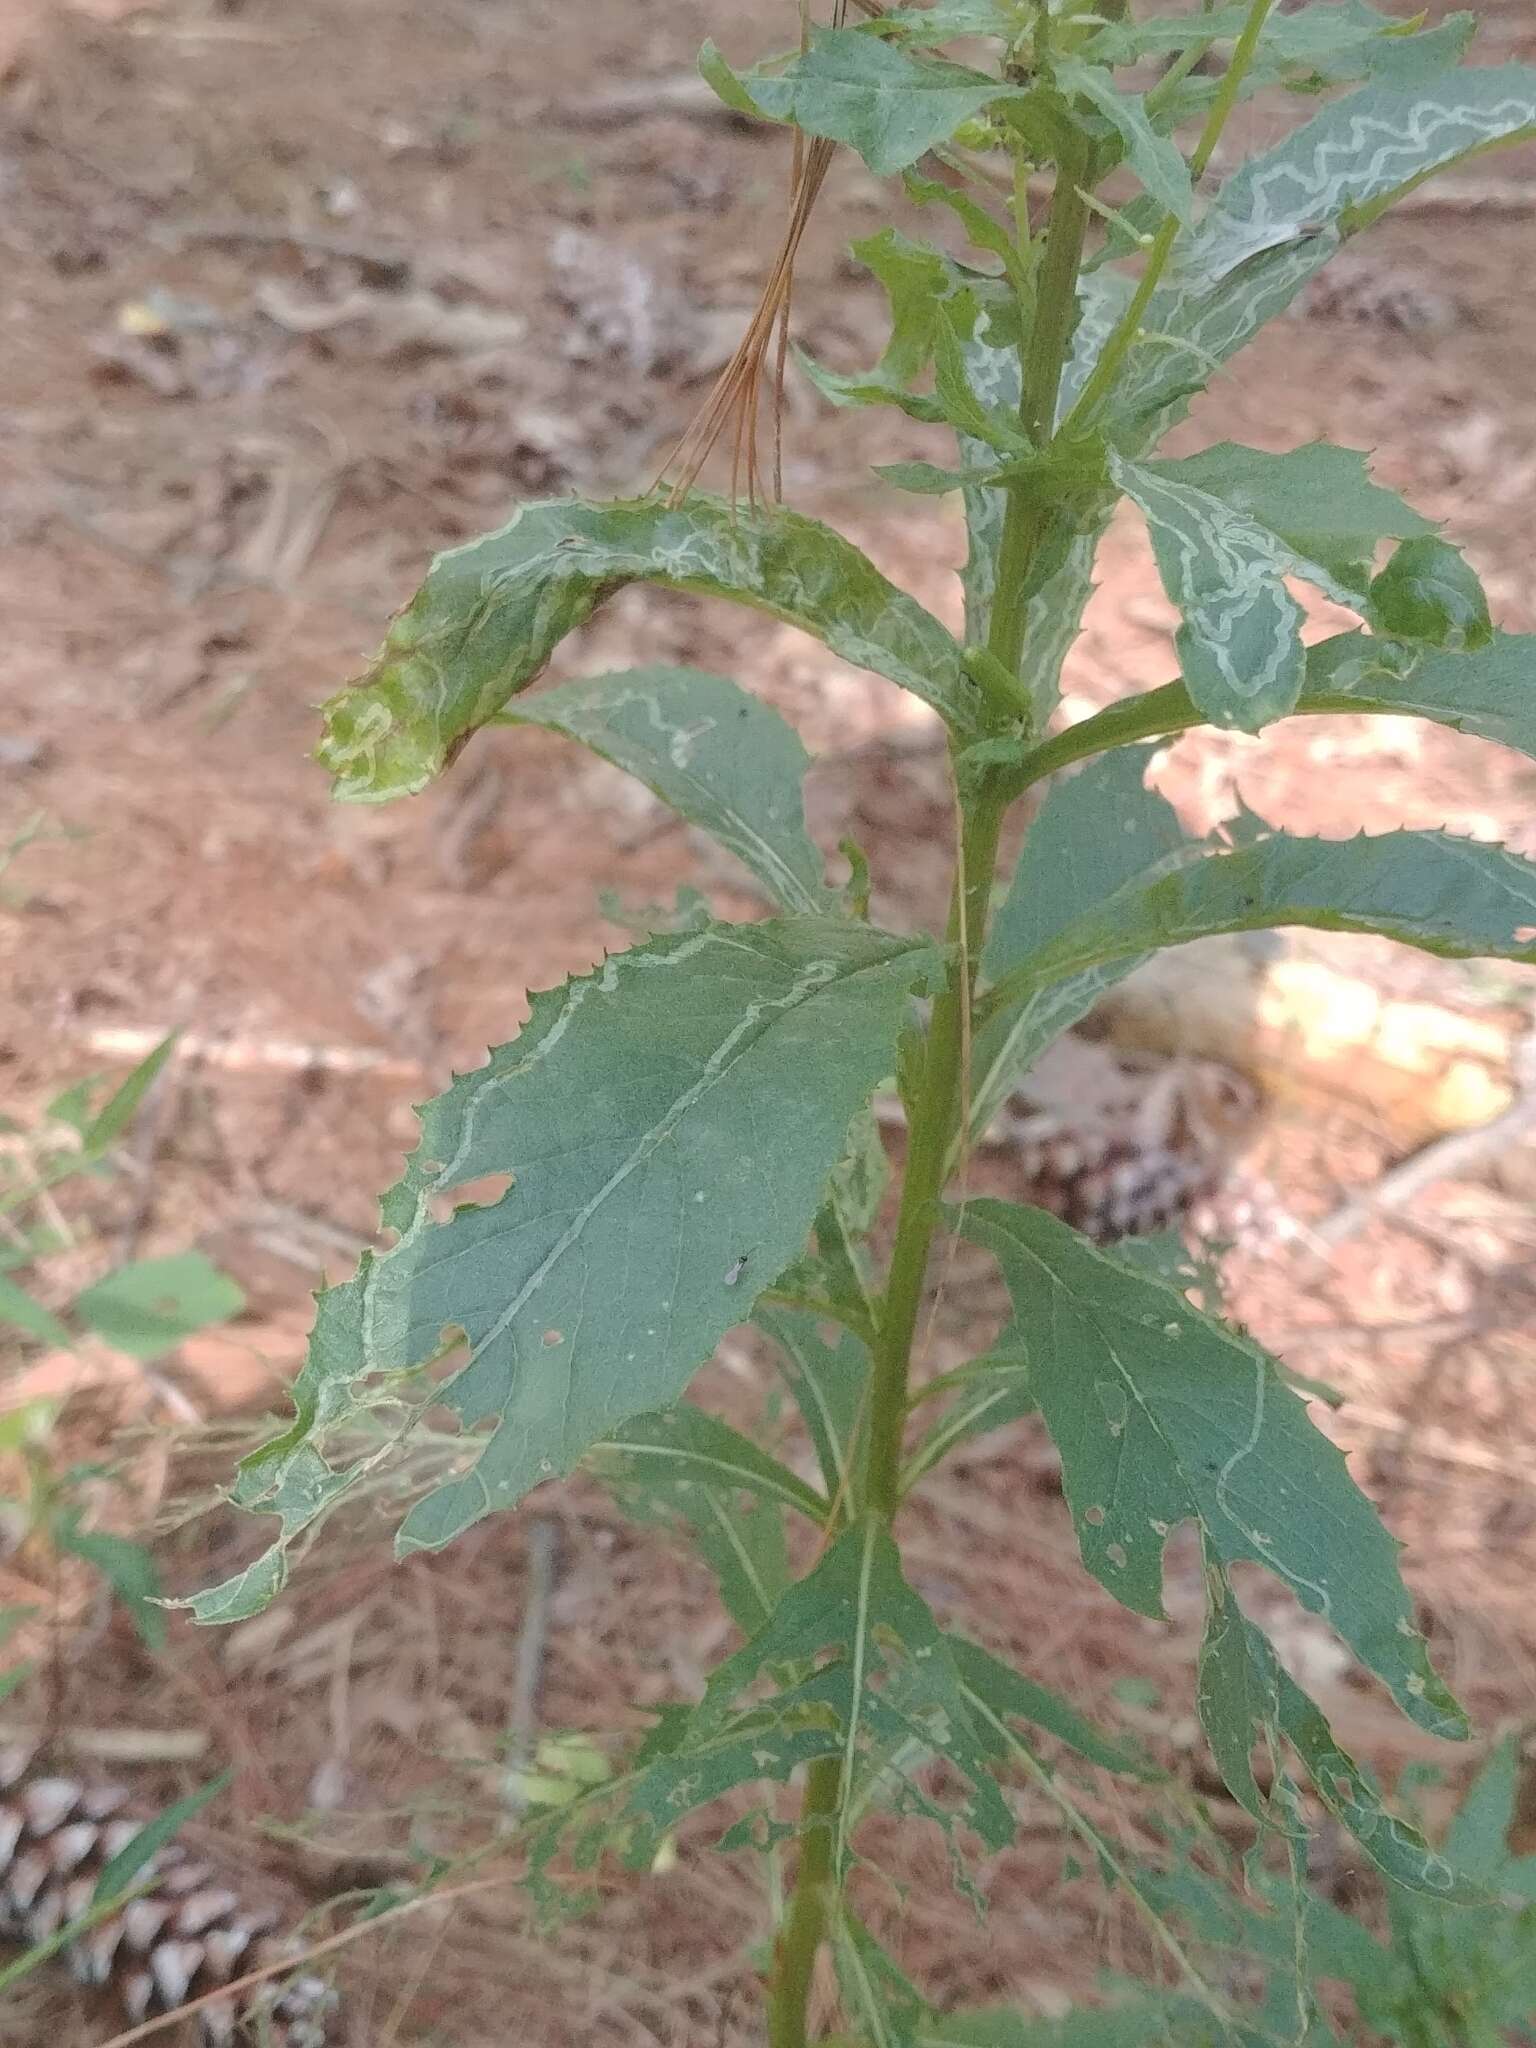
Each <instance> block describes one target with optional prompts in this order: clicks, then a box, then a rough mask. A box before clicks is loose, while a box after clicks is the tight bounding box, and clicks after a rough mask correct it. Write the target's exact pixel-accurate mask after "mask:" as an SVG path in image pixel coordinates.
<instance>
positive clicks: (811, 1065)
mask: <svg viewBox="0 0 1536 2048" xmlns="http://www.w3.org/2000/svg"><path fill="white" fill-rule="evenodd" d="M937 965H938V958H937V955H936V953H935V950H934V949H933V948H932V947H931V946H923V945H916V944H913V943H912V942H910V941H908V940H902V939H895V938H891V937H889V936H888V935H886V934H884V933H880V932H875V931H871V930H869V929H868V928H867V927H865V926H862V925H857V924H853V923H850V922H844V921H833V920H827V919H817V918H804V919H785V920H782V921H779V922H777V923H767V924H757V925H714V926H711V927H709V928H708V929H706V930H704V931H700V932H690V933H686V934H681V935H674V936H668V937H664V938H658V939H655V940H652V941H651V942H650V943H649V944H647V945H644V946H640V947H637V948H635V949H634V950H633V951H632V952H629V953H624V954H621V955H619V956H617V957H616V958H614V959H611V960H609V961H608V962H607V963H606V965H605V966H604V967H603V968H601V969H600V970H599V971H598V972H597V973H596V974H594V975H592V976H590V977H588V978H586V979H584V980H579V981H573V982H568V983H567V984H566V985H565V986H564V987H563V988H559V989H554V990H549V991H546V992H544V993H541V994H539V995H536V996H535V997H534V998H533V1003H532V1015H531V1017H530V1019H529V1022H528V1024H527V1025H526V1026H525V1027H524V1029H523V1031H522V1033H521V1034H520V1036H519V1037H518V1038H517V1039H516V1040H514V1041H513V1042H512V1043H511V1044H510V1045H506V1046H502V1047H500V1048H498V1049H497V1050H495V1051H494V1052H493V1053H492V1054H491V1058H490V1061H489V1063H488V1064H487V1065H486V1066H485V1067H483V1068H481V1069H480V1070H479V1071H478V1072H477V1073H472V1074H467V1075H465V1076H463V1077H462V1078H461V1079H459V1080H457V1081H455V1082H454V1084H453V1086H452V1087H451V1088H449V1090H448V1091H447V1092H446V1093H445V1094H444V1095H441V1096H439V1097H438V1098H437V1099H436V1101H434V1102H431V1103H429V1104H428V1105H427V1106H426V1108H425V1110H424V1111H423V1112H422V1144H421V1147H420V1149H419V1151H418V1152H417V1153H416V1154H415V1155H414V1157H413V1158H412V1159H411V1161H410V1162H409V1163H408V1166H407V1170H406V1175H405V1178H404V1180H403V1181H402V1182H401V1183H400V1184H399V1186H398V1187H396V1188H395V1189H394V1190H393V1192H392V1193H391V1194H389V1195H388V1196H387V1197H386V1198H385V1202H384V1210H383V1214H384V1221H385V1224H386V1226H387V1227H388V1228H390V1229H392V1230H393V1231H395V1232H396V1233H397V1241H396V1242H395V1244H394V1245H393V1246H392V1248H391V1249H390V1250H389V1251H387V1252H383V1253H381V1254H379V1255H378V1256H377V1257H373V1256H371V1255H365V1257H364V1260H363V1263H362V1266H361V1268H360V1270H359V1273H358V1276H357V1278H356V1279H355V1280H351V1281H348V1282H347V1283H345V1285H343V1286H341V1287H336V1288H332V1289H330V1290H329V1291H328V1292H326V1293H325V1294H323V1295H322V1296H321V1297H320V1307H319V1315H318V1317H317V1320H316V1324H315V1331H314V1336H313V1338H312V1340H311V1345H310V1354H309V1358H308V1360H307V1362H306V1364H305V1367H304V1370H303V1372H302V1373H301V1374H300V1377H299V1381H298V1384H297V1387H296V1389H295V1401H296V1405H297V1409H298V1420H297V1421H296V1423H295V1425H294V1426H293V1428H292V1429H291V1430H290V1431H288V1432H287V1434H286V1435H284V1436H282V1437H280V1438H278V1439H277V1440H276V1441H275V1442H274V1443H273V1444H270V1445H268V1446H267V1447H266V1448H265V1449H264V1450H263V1451H260V1452H258V1453H256V1454H255V1456H254V1457H253V1458H252V1459H250V1460H248V1461H247V1463H246V1465H245V1466H244V1467H243V1468H242V1474H241V1479H240V1483H239V1486H238V1488H237V1493H236V1497H237V1499H238V1500H239V1501H240V1502H241V1504H242V1505H244V1506H247V1507H251V1508H255V1509H258V1510H260V1511H263V1512H267V1513H275V1514H278V1515H279V1516H280V1517H281V1518H282V1522H283V1529H282V1533H281V1535H280V1537H279V1539H278V1542H277V1544H276V1545H275V1546H274V1549H273V1550H272V1551H270V1552H268V1553H267V1555H266V1557H265V1558H264V1559H262V1560H258V1562H257V1564H256V1565H254V1566H252V1567H251V1568H250V1572H249V1573H248V1574H245V1575H242V1577H241V1579H240V1580H236V1581H231V1582H230V1583H229V1585H228V1586H226V1587H221V1588H216V1589H214V1590H213V1591H211V1592H208V1593H204V1594H200V1595H199V1596H198V1597H197V1598H196V1600H195V1601H193V1602H192V1603H190V1604H191V1605H192V1606H193V1609H194V1612H195V1613H196V1614H197V1616H198V1618H199V1619H201V1620H211V1619H219V1620H223V1619H233V1618H235V1616H236V1615H237V1614H239V1613H241V1612H245V1611H254V1608H255V1607H257V1606H259V1605H260V1604H261V1603H262V1597H263V1596H264V1595H265V1596H266V1597H270V1594H271V1592H273V1591H275V1590H276V1587H277V1585H278V1584H279V1583H280V1582H281V1577H282V1570H283V1567H282V1563H281V1557H282V1552H283V1549H284V1546H285V1545H286V1544H287V1543H288V1542H289V1541H291V1539H292V1538H293V1536H294V1535H296V1534H297V1532H298V1531H299V1530H300V1529H302V1528H304V1527H305V1526H306V1525H307V1524H308V1523H310V1522H312V1521H313V1520H314V1519H315V1517H316V1516H317V1515H318V1514H321V1513H324V1512H326V1511H327V1510H328V1509H329V1508H331V1507H332V1506H334V1504H335V1502H336V1500H337V1499H338V1498H340V1496H341V1495H342V1494H343V1493H345V1491H346V1490H347V1488H348V1487H349V1486H351V1485H352V1484H354V1483H355V1481H356V1480H357V1478H358V1477H360V1476H362V1473H363V1471H364V1470H365V1469H366V1468H367V1461H366V1460H365V1461H364V1464H363V1465H361V1466H358V1467H353V1468H348V1469H343V1470H335V1469H333V1468H332V1467H331V1466H330V1465H329V1464H328V1462H327V1461H326V1459H325V1457H324V1456H323V1455H322V1454H321V1448H320V1442H319V1440H320V1439H323V1438H324V1437H325V1435H326V1433H327V1432H328V1431H329V1430H331V1429H332V1428H334V1427H336V1426H337V1425H340V1424H344V1423H345V1422H346V1421H347V1420H348V1419H349V1418H351V1417H355V1416H356V1415H357V1414H358V1412H359V1411H360V1410H365V1409H367V1408H368V1407H370V1406H372V1405H384V1406H386V1407H387V1406H389V1405H390V1404H391V1403H392V1401H393V1388H394V1385H395V1384H396V1383H397V1382H398V1380H399V1376H400V1375H402V1374H404V1373H407V1372H410V1371H411V1370H413V1369H414V1368H416V1367H418V1366H420V1365H421V1364H423V1363H424V1362H425V1361H426V1360H428V1359H430V1358H432V1357H433V1356H434V1355H436V1354H437V1353H438V1351H439V1349H440V1346H441V1344H442V1341H443V1335H444V1331H445V1330H446V1329H454V1328H457V1329H462V1330H463V1331H464V1333H465V1336H466V1338H467V1341H468V1345H469V1354H470V1356H469V1363H468V1364H467V1365H466V1366H464V1367H463V1369H462V1370H461V1371H460V1372H459V1373H458V1374H457V1375H456V1376H455V1377H454V1378H452V1379H450V1380H448V1381H446V1382H445V1383H443V1384H441V1385H438V1386H435V1387H433V1388H432V1389H431V1390H430V1394H429V1396H428V1398H429V1399H430V1400H431V1401H432V1402H433V1403H434V1404H441V1405H444V1406H446V1407H448V1408H450V1409H451V1410H453V1411H454V1412H455V1413H456V1414H457V1415H458V1417H459V1419H460V1421H461V1423H462V1424H463V1426H464V1428H465V1429H466V1430H467V1431H470V1430H476V1429H477V1428H478V1427H479V1426H480V1425H482V1424H485V1423H491V1424H493V1425H494V1426H493V1428H492V1431H491V1433H490V1434H489V1435H488V1436H486V1437H484V1438H483V1440H481V1441H480V1444H479V1455H478V1458H477V1460H476V1462H475V1463H474V1464H473V1465H472V1466H471V1467H470V1469H469V1470H468V1471H466V1472H464V1473H462V1474H461V1475H460V1476H457V1477H454V1478H452V1479H450V1480H448V1481H446V1482H445V1483H443V1484H442V1485H440V1486H438V1487H437V1488H436V1490H435V1491H434V1492H432V1493H430V1494H429V1495H427V1496H426V1498H425V1499H423V1500H421V1501H419V1502H418V1503H417V1505H416V1506H415V1507H414V1508H413V1509H412V1510H411V1512H410V1514H409V1515H408V1517H407V1519H406V1522H405V1525H404V1527H403V1528H402V1530H401V1532H400V1537H399V1546H400V1548H401V1550H402V1551H403V1552H408V1551H411V1550H416V1549H422V1548H428V1549H435V1548H438V1547H440V1546H441V1545H442V1544H444V1543H447V1542H449V1541H451V1540H452V1538H453V1537H454V1536H456V1535H458V1534H459V1533H460V1532H461V1531H462V1530H463V1529H466V1528H468V1527H469V1526H470V1524H471V1523H473V1522H475V1521H477V1520H478V1519H479V1518H480V1517H481V1516H482V1515H484V1514H487V1513H489V1512H491V1511H492V1510H493V1509H496V1508H501V1507H510V1506H512V1505H513V1504H514V1503H515V1502H516V1501H517V1500H518V1499H520V1498H521V1496H522V1495H523V1494H524V1493H526V1492H527V1491H528V1489H529V1488H530V1487H532V1486H534V1485H536V1484H537V1483H538V1482H539V1481H540V1480H541V1479H543V1478H546V1477H548V1476H550V1475H551V1474H553V1473H555V1472H566V1471H569V1470H570V1468H571V1467H572V1465H573V1464H574V1463H575V1462H576V1460H577V1459H578V1458H580V1457H581V1456H582V1454H583V1453H584V1452H585V1451H586V1450H587V1449H588V1448H589V1447H590V1446H591V1445H592V1444H594V1443H596V1442H599V1441H600V1440H602V1439H603V1438H604V1437H606V1436H608V1435H609V1434H610V1433H611V1432H612V1431H613V1430H614V1429H616V1428H617V1427H618V1426H619V1425H620V1424H622V1423H624V1422H625V1421H627V1420H628V1419H629V1418H631V1417H632V1416H634V1415H637V1414H641V1413H644V1412H646V1411H648V1410H649V1409H652V1408H655V1407H657V1406H659V1405H662V1404H665V1403H667V1402H669V1401H673V1400H675V1399H676V1398H677V1396H678V1395H679V1394H681V1392H682V1390H683V1388H684V1387H685V1386H686V1384H687V1382H688V1380H689V1379H690V1378H691V1377H692V1375H693V1373H694V1372H695V1371H696V1370H697V1369H698V1367H699V1366H700V1365H702V1364H703V1362H704V1360H705V1359H706V1358H707V1357H708V1356H709V1354H710V1352H711V1351H712V1350H713V1348H714V1346H715V1345H716V1344H717V1343H718V1341H719V1339H720V1338H721V1337H722V1336H723V1335H724V1334H725V1332H726V1331H727V1330H728V1329H730V1328H731V1327H732V1326H733V1325H734V1324H736V1323H740V1322H743V1321H745V1320H746V1318H747V1317H748V1316H749V1315H750V1313H751V1309H752V1302H753V1299H754V1297H755V1296H756V1294H757V1293H759V1292H760V1291H761V1290H762V1288H763V1287H764V1286H766V1285H767V1284H768V1283H769V1282H770V1281H771V1280H772V1278H773V1276H774V1275H775V1274H776V1273H778V1272H780V1271H781V1270H782V1269H783V1268H784V1266H785V1265H787V1264H788V1263H789V1261H790V1259H791V1258H792V1257H793V1256H794V1254H795V1253H796V1252H797V1251H798V1250H799V1249H800V1247H801V1245H802V1244H803V1242H804V1237H805V1233H806V1231H807V1230H808V1229H809V1227H810V1223H811V1219H812V1217H813V1216H814V1214H815V1212H816V1207H817V1204H818V1203H819V1202H820V1201H821V1199H822V1196H823V1192H824V1190H825V1188H826V1185H827V1181H828V1178H829V1176H830V1175H831V1173H832V1171H833V1169H834V1168H835V1167H836V1165H837V1163H838V1160H839V1158H840V1157H841V1156H842V1152H843V1147H844V1143H845V1139H846V1134H847V1131H848V1127H849V1124H850V1122H851V1120H852V1118H853V1116H854V1113H855V1111H856V1110H858V1109H859V1108H860V1107H861V1106H862V1105H863V1104H864V1103H865V1102H866V1101H867V1100H868V1098H869V1096H870V1094H871V1092H872V1091H873V1089H874V1088H875V1087H876V1085H877V1084H878V1083H879V1081H880V1080H881V1079H882V1078H883V1077H884V1075H885V1074H887V1073H888V1072H889V1071H890V1066H891V1061H892V1058H893V1054H894V1047H895V1041H896V1036H897V1033H898V1031H899V1030H900V1028H901V1023H902V1019H903V1017H904V1015H905V1012H906V1008H907V1002H908V996H909V992H910V991H911V990H912V989H913V988H914V987H917V986H920V985H923V984H925V983H927V982H928V981H929V979H930V978H931V977H932V976H933V975H934V973H935V972H936V971H937ZM791 1105H792V1113H790V1106H791ZM487 1174H510V1175H511V1176H512V1186H511V1188H510V1189H509V1191H508V1192H507V1193H506V1194H505V1195H503V1196H502V1197H501V1199H500V1200H499V1201H494V1202H491V1203H489V1204H487V1205H486V1206H483V1207H465V1208H460V1209H458V1210H456V1211H455V1212H454V1213H453V1215H452V1216H450V1217H449V1218H448V1219H447V1220H446V1221H442V1222H439V1221H436V1220H435V1219H434V1208H435V1207H436V1206H437V1205H438V1204H440V1203H441V1202H442V1201H443V1200H444V1198H445V1197H447V1196H449V1195H451V1193H452V1192H453V1190H455V1189H457V1188H464V1187H467V1186H468V1185H469V1184H470V1183H472V1182H474V1181H477V1180H479V1179H481V1178H482V1177H483V1176H485V1175H487ZM743 1256H745V1257H746V1259H747V1261H748V1264H747V1266H746V1268H745V1269H743V1268H742V1266H741V1264H740V1262H741V1260H742V1258H743ZM465 1448H466V1453H469V1452H471V1451H472V1450H473V1449H474V1445H473V1443H472V1442H471V1440H470V1439H469V1438H466V1445H465Z"/></svg>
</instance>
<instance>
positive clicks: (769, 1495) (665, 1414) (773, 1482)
mask: <svg viewBox="0 0 1536 2048" xmlns="http://www.w3.org/2000/svg"><path fill="white" fill-rule="evenodd" d="M588 1462H589V1463H590V1464H591V1466H592V1468H593V1470H594V1471H596V1473H597V1475H598V1477H599V1478H601V1479H602V1480H603V1481H604V1482H605V1483H606V1484H607V1485H608V1486H610V1487H611V1488H612V1489H613V1490H614V1492H615V1493H616V1494H617V1495H618V1497H619V1498H620V1500H621V1501H622V1502H623V1503H624V1504H625V1506H626V1507H627V1508H628V1509H629V1511H630V1512H631V1513H632V1514H635V1515H636V1516H639V1517H644V1518H648V1519H660V1520H666V1521H682V1522H684V1523H686V1525H687V1526H688V1528H689V1529H690V1530H691V1531H692V1532H693V1536H694V1540H695V1542H696V1543H697V1545H698V1548H699V1550H700V1552H701V1554H702V1555H703V1557H704V1560H705V1562H706V1563H707V1564H708V1565H709V1567H710V1569H711V1570H712V1571H713V1572H714V1574H715V1576H716V1578H717V1579H718V1580H719V1582H720V1591H721V1596H722V1598H723V1600H724V1602H725V1606H726V1610H727V1612H728V1613H729V1614H730V1616H731V1618H732V1620H733V1621H735V1622H736V1624H737V1626H738V1627H740V1628H742V1629H744V1630H745V1631H746V1632H747V1633H748V1634H749V1635H750V1634H753V1633H755V1631H756V1630H758V1629H759V1628H761V1627H762V1625H763V1623H764V1622H765V1621H766V1620H767V1619H768V1617H769V1615H770V1614H772V1612H773V1610H774V1608H775V1607H776V1606H777V1605H778V1603H779V1600H780V1599H781V1598H782V1596H783V1594H784V1591H785V1588H786V1587H787V1586H788V1584H789V1556H788V1552H787V1550H786V1548H785V1543H784V1510H785V1509H786V1508H789V1509H791V1510H792V1511H793V1512H795V1513H796V1514H800V1515H804V1516H806V1517H808V1518H809V1519H810V1520H811V1521H812V1522H814V1523H815V1524H816V1526H817V1527H818V1528H820V1527H821V1525H822V1523H823V1522H824V1521H825V1520H826V1515H827V1506H828V1504H827V1502H826V1501H825V1500H823V1499H822V1498H821V1496H820V1495H819V1494H818V1493H817V1492H816V1490H815V1488H814V1487H811V1486H807V1485H806V1484H805V1482H804V1480H802V1479H798V1478H797V1477H796V1476H795V1474H794V1473H793V1472H791V1471H790V1470H789V1468H788V1466H787V1465H783V1464H781V1463H780V1462H779V1460H778V1459H777V1458H773V1457H770V1456H769V1455H768V1453H767V1452H766V1451H762V1450H759V1449H758V1447H757V1445H756V1444H754V1443H753V1442H752V1441H751V1439H750V1438H748V1437H744V1436H743V1435H742V1434H741V1432H740V1431H739V1430H735V1429H732V1428H731V1426H730V1425H729V1423H725V1422H722V1421H720V1420H719V1418H718V1417H716V1416H713V1415H709V1414H706V1413H705V1411H704V1410H703V1409H701V1408H696V1407H694V1406H693V1404H692V1403H691V1402H688V1401H683V1402H680V1403H679V1405H678V1406H677V1407H676V1408H666V1409H662V1410H660V1411H659V1412H658V1413H656V1414H654V1415H640V1416H637V1417H635V1419H634V1420H633V1421H632V1422H629V1423H627V1424H625V1426H624V1428H623V1429H621V1430H616V1431H615V1432H614V1433H613V1434H612V1435H611V1436H609V1437H607V1438H606V1439H605V1440H604V1441H603V1442H602V1443H600V1444H598V1445H596V1446H595V1447H594V1449H593V1450H592V1451H591V1453H590V1454H589V1458H588Z"/></svg>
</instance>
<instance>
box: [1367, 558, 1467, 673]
mask: <svg viewBox="0 0 1536 2048" xmlns="http://www.w3.org/2000/svg"><path fill="white" fill-rule="evenodd" d="M1370 620H1371V624H1372V626H1374V627H1375V629H1376V631H1377V632H1378V633H1386V634H1390V635H1391V636H1392V637H1393V638H1394V639H1398V640H1411V641H1417V642H1419V643H1421V644H1422V645H1424V646H1426V647H1434V648H1441V649H1444V650H1445V651H1446V652H1448V653H1454V654H1476V653H1480V652H1481V651H1482V650H1483V649H1484V648H1486V647H1488V646H1489V645H1490V644H1491V643H1492V640H1493V620H1492V619H1491V618H1490V617H1489V616H1488V596H1487V593H1486V591H1485V590H1484V589H1483V586H1482V584H1481V582H1480V581H1479V580H1478V576H1477V572H1476V570H1475V569H1474V568H1473V567H1472V565H1471V563H1470V562H1468V561H1467V559H1466V557H1465V556H1464V555H1463V554H1462V552H1461V550H1460V549H1459V548H1453V547H1451V546H1450V544H1449V543H1448V542H1446V541H1443V540H1438V539H1433V538H1429V539H1424V540H1408V541H1405V542H1404V543H1403V545H1402V546H1401V547H1400V548H1399V549H1398V550H1397V551H1396V553H1395V554H1394V555H1393V557H1392V559H1391V561H1390V562H1388V564H1387V566H1386V568H1385V569H1383V570H1382V572H1381V574H1380V575H1379V576H1378V577H1377V578H1376V580H1375V582H1374V583H1372V585H1371V596H1370Z"/></svg>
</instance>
